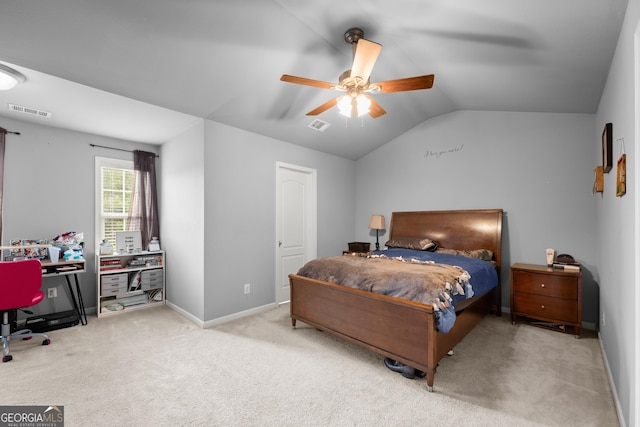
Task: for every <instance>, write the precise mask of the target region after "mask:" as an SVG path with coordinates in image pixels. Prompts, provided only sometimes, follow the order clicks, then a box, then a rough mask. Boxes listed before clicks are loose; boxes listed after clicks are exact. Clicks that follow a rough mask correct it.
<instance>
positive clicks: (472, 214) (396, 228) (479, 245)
mask: <svg viewBox="0 0 640 427" xmlns="http://www.w3.org/2000/svg"><path fill="white" fill-rule="evenodd" d="M398 237H420V238H429V239H431V240H433V241H435V242H436V243H438V245H439V246H440V247H443V248H449V249H465V250H472V249H489V250H491V251H493V253H494V258H495V261H496V264H497V267H498V268H499V267H500V265H501V259H502V254H501V252H502V251H501V247H502V209H479V210H459V211H453V210H448V211H415V212H393V213H392V214H391V224H390V227H389V239H393V238H398ZM498 271H499V270H498Z"/></svg>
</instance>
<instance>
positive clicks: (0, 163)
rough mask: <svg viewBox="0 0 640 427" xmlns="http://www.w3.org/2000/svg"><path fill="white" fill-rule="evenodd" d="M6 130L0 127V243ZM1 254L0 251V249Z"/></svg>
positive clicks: (0, 240)
mask: <svg viewBox="0 0 640 427" xmlns="http://www.w3.org/2000/svg"><path fill="white" fill-rule="evenodd" d="M6 135H7V130H6V129H3V128H0V244H2V228H3V227H2V200H3V198H4V196H3V194H4V142H5V136H6ZM0 256H2V251H0Z"/></svg>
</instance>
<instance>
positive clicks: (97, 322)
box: [0, 305, 618, 427]
mask: <svg viewBox="0 0 640 427" xmlns="http://www.w3.org/2000/svg"><path fill="white" fill-rule="evenodd" d="M50 337H51V339H52V340H53V343H52V344H51V345H50V346H48V347H43V346H40V345H38V344H34V343H32V342H22V341H18V342H13V343H12V344H13V345H12V354H13V357H14V360H13V361H11V362H9V363H4V364H2V365H1V366H0V369H1V372H2V387H1V388H0V403H1V404H3V405H64V410H65V421H66V423H65V425H66V426H68V427H71V426H115V425H118V426H121V425H126V426H431V425H433V426H440V425H462V426H598V427H603V426H604V427H606V426H618V421H617V417H616V412H615V408H614V402H613V398H612V394H611V390H610V388H609V385H608V382H607V378H606V375H605V371H604V366H603V360H602V355H601V352H600V347H599V344H598V340H597V338H596V336H595V334H594V333H590V332H589V331H586V333H584V334H583V337H582V338H581V339H575V338H573V336H571V335H566V334H561V333H558V332H552V331H548V330H544V329H540V328H536V327H533V326H529V325H522V324H518V325H516V326H513V325H511V323H510V321H509V319H508V316H504V317H503V318H495V317H492V316H490V317H487V318H486V319H485V320H484V321H483V322H482V323H481V324H480V325H479V326H478V327H477V328H476V329H475V330H474V331H473V332H472V333H471V334H470V335H468V336H467V337H466V338H465V339H464V340H463V342H462V343H460V344H459V345H458V346H457V347H456V349H455V355H454V356H452V357H447V358H446V359H445V360H443V361H442V362H441V364H440V367H439V368H438V372H437V374H436V379H435V392H434V393H429V392H427V391H426V389H425V386H426V382H425V381H424V380H407V379H405V378H403V377H402V376H401V375H400V374H398V373H395V372H392V371H390V370H388V369H387V368H386V367H385V366H384V364H383V362H382V358H381V357H380V356H378V355H376V354H373V353H371V352H369V351H367V350H363V349H360V348H358V347H356V346H354V345H351V344H349V343H346V342H344V341H342V340H339V339H336V338H333V337H331V336H329V335H328V334H325V333H322V332H319V331H317V330H315V329H313V328H310V327H308V326H307V325H305V324H303V323H300V322H298V328H296V329H292V328H291V322H290V319H289V317H288V306H287V305H285V306H282V307H280V308H277V309H273V310H269V311H266V312H264V313H261V314H258V315H254V316H251V317H248V318H245V319H241V320H238V321H234V322H230V323H227V324H225V325H221V326H218V327H215V328H211V329H204V330H203V329H200V328H198V327H197V326H195V325H194V324H192V323H191V322H190V321H188V320H185V319H184V318H182V317H181V316H180V315H178V314H177V313H175V312H174V311H173V310H171V309H169V308H166V307H160V308H155V309H151V310H141V311H137V312H131V313H124V314H123V315H121V316H117V317H109V318H101V319H97V318H95V317H90V318H89V324H88V325H87V326H76V327H73V328H68V329H61V330H58V331H53V332H51V333H50Z"/></svg>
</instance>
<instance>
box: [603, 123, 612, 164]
mask: <svg viewBox="0 0 640 427" xmlns="http://www.w3.org/2000/svg"><path fill="white" fill-rule="evenodd" d="M612 136H613V124H611V123H607V124H606V125H604V130H603V131H602V171H603V172H604V173H608V172H609V171H610V170H611V166H612V160H611V155H612V154H611V145H612V144H611V138H612Z"/></svg>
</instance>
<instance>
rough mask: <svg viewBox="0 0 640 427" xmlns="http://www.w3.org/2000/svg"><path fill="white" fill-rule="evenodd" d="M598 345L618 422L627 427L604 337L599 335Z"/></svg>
mask: <svg viewBox="0 0 640 427" xmlns="http://www.w3.org/2000/svg"><path fill="white" fill-rule="evenodd" d="M598 343H599V344H600V353H602V360H603V361H604V369H605V371H606V372H607V379H608V380H609V388H611V393H612V394H613V401H614V403H615V405H616V413H617V414H618V422H619V423H620V427H626V425H627V424H626V423H625V420H624V416H623V414H622V408H621V407H620V399H618V392H617V391H616V387H615V383H614V382H613V375H611V369H610V368H609V360H608V359H607V353H605V351H604V345H603V344H602V337H601V336H600V333H598Z"/></svg>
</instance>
